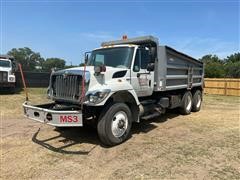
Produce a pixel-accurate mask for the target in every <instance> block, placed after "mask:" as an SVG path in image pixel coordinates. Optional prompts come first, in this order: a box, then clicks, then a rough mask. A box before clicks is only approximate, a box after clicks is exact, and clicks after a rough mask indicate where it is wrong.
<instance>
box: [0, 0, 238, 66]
mask: <svg viewBox="0 0 240 180" xmlns="http://www.w3.org/2000/svg"><path fill="white" fill-rule="evenodd" d="M0 6H1V7H0V16H1V17H0V19H1V23H0V25H1V27H0V30H1V32H0V37H1V39H0V41H1V49H0V53H1V54H6V53H7V52H8V51H9V50H11V49H12V48H22V47H30V48H31V49H32V50H33V51H35V52H39V53H40V54H41V55H42V56H43V57H44V58H51V57H58V58H63V59H65V60H66V62H67V64H68V65H70V64H73V65H77V64H80V63H81V61H83V54H84V52H85V51H90V50H92V49H94V48H98V47H99V46H100V44H101V42H103V41H108V40H116V39H121V38H122V35H127V36H128V38H131V37H137V36H144V35H153V36H156V37H158V38H159V42H160V44H161V45H168V46H171V47H173V48H174V49H177V50H179V51H182V52H184V53H186V54H188V55H190V56H193V57H194V58H200V57H202V56H203V55H206V54H216V55H217V56H219V57H220V58H225V57H227V56H228V55H230V54H232V53H235V52H239V51H240V37H239V30H240V2H239V0H235V1H231V0H211V1H210V0H209V1H207V0H203V1H199V0H198V1H190V0H184V1H177V0H172V1H171V0H169V1H167V0H159V1H157V0H149V1H144V0H141V1H133V0H121V1H120V0H116V1H113V0H105V1H100V0H99V1H97V0H89V1H84V0H82V1H81V0H69V1H66V0H65V1H61V0H55V1H53V0H52V1H44V0H43V1H39V0H36V1H33V0H32V1H29V0H24V1H23V0H18V1H17V0H8V1H5V0H0Z"/></svg>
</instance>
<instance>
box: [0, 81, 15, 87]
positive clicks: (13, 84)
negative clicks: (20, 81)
mask: <svg viewBox="0 0 240 180" xmlns="http://www.w3.org/2000/svg"><path fill="white" fill-rule="evenodd" d="M1 87H15V82H0V88H1Z"/></svg>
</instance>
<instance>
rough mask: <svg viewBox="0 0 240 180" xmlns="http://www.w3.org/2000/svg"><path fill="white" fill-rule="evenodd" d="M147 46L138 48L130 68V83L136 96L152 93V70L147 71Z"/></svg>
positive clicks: (148, 57)
mask: <svg viewBox="0 0 240 180" xmlns="http://www.w3.org/2000/svg"><path fill="white" fill-rule="evenodd" d="M150 58H151V56H150V53H149V49H148V48H138V49H137V50H136V55H135V59H134V64H133V67H132V69H131V84H132V86H133V89H134V90H135V92H136V93H137V95H138V97H144V96H150V95H152V93H153V86H154V71H152V72H149V71H147V66H148V64H149V63H150V60H151V59H150Z"/></svg>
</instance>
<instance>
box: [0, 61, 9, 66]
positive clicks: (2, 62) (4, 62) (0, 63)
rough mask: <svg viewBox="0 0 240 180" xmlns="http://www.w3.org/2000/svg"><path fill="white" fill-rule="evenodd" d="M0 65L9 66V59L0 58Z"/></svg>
mask: <svg viewBox="0 0 240 180" xmlns="http://www.w3.org/2000/svg"><path fill="white" fill-rule="evenodd" d="M0 67H11V63H10V61H5V60H0Z"/></svg>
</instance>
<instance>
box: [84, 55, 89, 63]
mask: <svg viewBox="0 0 240 180" xmlns="http://www.w3.org/2000/svg"><path fill="white" fill-rule="evenodd" d="M84 62H85V64H87V62H88V54H86V55H85V59H84Z"/></svg>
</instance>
